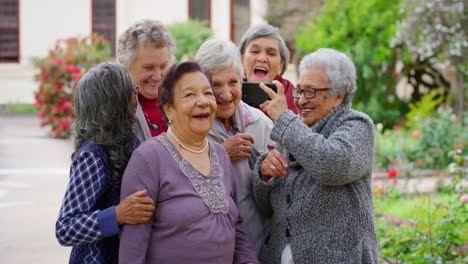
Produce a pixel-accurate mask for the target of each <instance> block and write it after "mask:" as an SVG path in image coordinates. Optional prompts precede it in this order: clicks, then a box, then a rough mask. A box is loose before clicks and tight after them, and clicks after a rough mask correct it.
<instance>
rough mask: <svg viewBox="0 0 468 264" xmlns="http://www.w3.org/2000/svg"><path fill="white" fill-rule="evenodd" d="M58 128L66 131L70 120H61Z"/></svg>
mask: <svg viewBox="0 0 468 264" xmlns="http://www.w3.org/2000/svg"><path fill="white" fill-rule="evenodd" d="M60 127H62V129H63V130H68V128H69V127H70V120H69V119H68V118H65V119H63V120H62V122H61V123H60Z"/></svg>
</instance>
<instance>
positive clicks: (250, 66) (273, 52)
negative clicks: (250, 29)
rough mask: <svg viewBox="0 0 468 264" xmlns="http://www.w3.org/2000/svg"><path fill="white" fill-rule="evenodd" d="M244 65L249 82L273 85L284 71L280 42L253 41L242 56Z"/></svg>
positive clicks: (267, 39)
mask: <svg viewBox="0 0 468 264" xmlns="http://www.w3.org/2000/svg"><path fill="white" fill-rule="evenodd" d="M242 65H243V66H244V70H245V74H246V77H247V81H248V82H268V83H271V82H272V81H273V80H274V79H275V78H276V76H278V75H280V74H281V70H282V69H283V62H281V54H280V49H279V41H278V40H277V39H274V38H256V39H253V40H251V41H250V42H249V43H248V45H247V47H246V49H245V52H244V54H242Z"/></svg>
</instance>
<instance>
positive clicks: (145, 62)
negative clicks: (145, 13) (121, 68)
mask: <svg viewBox="0 0 468 264" xmlns="http://www.w3.org/2000/svg"><path fill="white" fill-rule="evenodd" d="M174 53H175V40H174V38H173V37H172V36H171V34H170V33H169V31H167V29H166V28H165V27H164V25H163V24H162V23H161V22H159V21H157V20H150V19H144V20H141V21H138V22H136V23H135V24H134V25H132V26H130V27H129V28H128V29H127V30H125V32H124V33H123V34H122V35H121V36H120V38H119V47H118V60H119V62H120V63H122V64H123V65H125V67H127V69H128V71H129V72H130V74H131V75H132V78H133V80H134V82H135V83H136V84H137V85H138V86H139V94H138V107H137V122H136V123H135V133H136V135H137V137H138V138H139V139H140V141H144V140H147V139H149V138H151V137H154V136H157V135H159V134H161V133H162V132H165V131H167V124H166V122H165V120H164V118H163V116H162V114H161V112H160V111H159V109H158V87H159V86H160V85H161V81H162V78H163V76H164V73H165V71H166V70H167V68H168V66H169V64H170V62H171V61H172V60H173V57H174Z"/></svg>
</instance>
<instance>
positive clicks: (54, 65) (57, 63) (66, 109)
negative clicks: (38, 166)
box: [33, 34, 112, 138]
mask: <svg viewBox="0 0 468 264" xmlns="http://www.w3.org/2000/svg"><path fill="white" fill-rule="evenodd" d="M111 59H112V58H111V47H110V45H109V43H108V41H107V40H105V39H104V38H103V37H102V36H99V35H97V34H93V35H91V37H89V38H88V37H84V38H75V37H73V38H68V39H59V40H57V42H56V43H55V47H54V48H52V49H51V50H50V51H49V54H48V55H47V56H46V57H44V58H36V59H33V64H34V66H35V67H36V68H37V69H38V70H39V73H38V74H36V75H35V80H36V81H37V82H38V83H39V90H38V91H36V92H35V99H36V102H35V106H36V107H37V108H38V110H39V111H40V112H39V115H38V116H39V118H40V119H41V126H50V128H51V135H52V136H53V137H54V138H67V137H68V136H69V135H70V124H71V121H72V117H73V105H72V93H73V89H74V88H75V86H76V84H77V83H78V81H79V80H80V78H81V77H82V76H83V75H84V74H85V73H86V71H88V70H89V69H90V68H91V67H92V66H94V65H96V64H98V63H100V62H103V61H108V60H111Z"/></svg>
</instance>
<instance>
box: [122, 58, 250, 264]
mask: <svg viewBox="0 0 468 264" xmlns="http://www.w3.org/2000/svg"><path fill="white" fill-rule="evenodd" d="M209 79H210V77H209V74H208V72H207V71H206V70H205V69H204V68H202V67H201V66H200V65H199V64H198V63H196V62H190V61H188V62H182V63H177V64H175V65H173V66H172V67H171V68H170V69H169V70H168V72H167V73H166V76H165V77H164V80H163V83H162V84H161V86H160V88H159V90H158V95H159V100H158V107H159V109H160V110H161V112H162V113H163V115H164V117H165V118H166V120H168V123H169V130H168V131H167V133H163V134H161V135H159V136H157V137H155V138H152V139H149V140H147V141H145V142H144V143H143V144H142V145H141V146H140V147H139V148H138V149H136V150H135V152H134V153H133V155H132V157H131V159H130V161H129V163H128V166H127V170H126V171H125V174H124V177H123V181H122V197H125V195H127V193H132V192H133V190H138V189H141V188H143V187H144V188H145V189H147V190H148V196H149V197H151V198H153V199H154V201H155V202H156V210H155V213H154V215H153V216H152V218H151V219H150V221H149V222H148V223H145V224H140V225H133V226H131V225H126V226H123V231H122V235H121V240H120V241H121V244H120V250H119V252H120V254H119V262H120V263H181V264H183V263H208V264H209V263H213V264H215V263H259V262H258V260H257V258H256V256H255V249H254V247H253V245H252V244H251V243H250V242H249V240H248V239H247V236H246V235H245V233H243V232H242V231H241V229H240V224H241V218H240V216H239V212H238V209H237V205H236V189H235V182H234V177H233V175H232V174H233V173H232V167H231V162H230V160H229V156H228V154H227V153H226V151H225V150H224V148H223V146H222V145H221V144H218V143H215V142H211V141H208V140H207V136H208V132H209V131H210V129H211V126H212V124H213V121H214V119H215V115H216V109H217V105H216V100H215V96H214V93H213V90H212V88H211V85H210V80H209Z"/></svg>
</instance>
